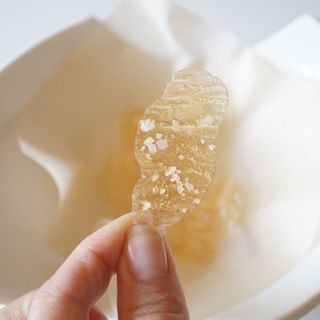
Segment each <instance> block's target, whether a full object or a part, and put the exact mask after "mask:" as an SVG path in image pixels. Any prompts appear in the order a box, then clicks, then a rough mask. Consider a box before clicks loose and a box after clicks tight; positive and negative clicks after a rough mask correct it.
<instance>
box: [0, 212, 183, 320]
mask: <svg viewBox="0 0 320 320" xmlns="http://www.w3.org/2000/svg"><path fill="white" fill-rule="evenodd" d="M114 272H116V273H117V279H118V315H119V319H121V320H129V319H139V320H144V319H148V320H160V319H188V311H187V308H186V304H185V299H184V296H183V292H182V290H181V287H180V284H179V280H178V277H177V274H176V271H175V267H174V263H173V260H172V257H171V254H170V251H169V249H168V247H167V245H166V243H165V241H164V239H163V237H162V236H161V235H160V234H159V233H158V232H157V231H156V230H155V229H154V228H153V227H151V226H148V225H147V224H137V225H132V215H131V214H128V215H124V216H122V217H120V218H119V219H117V220H115V221H113V222H112V223H110V224H108V225H106V226H104V227H102V228H101V229H99V230H98V231H96V232H95V233H93V234H91V235H90V236H89V237H87V238H86V239H85V240H83V241H82V242H81V243H80V244H79V245H78V247H77V248H76V249H75V250H74V251H73V252H72V253H71V255H70V256H69V257H68V258H67V259H66V261H65V262H64V263H63V265H62V266H61V267H60V268H59V269H58V271H57V272H56V273H55V274H54V275H53V276H52V277H51V278H50V279H49V280H48V281H46V282H45V283H44V284H43V285H42V286H41V287H40V288H39V289H37V290H34V291H32V292H29V293H28V294H26V295H24V296H22V297H20V298H19V299H17V300H15V301H14V302H12V303H11V304H9V305H7V306H6V307H5V308H4V309H2V310H1V311H0V319H1V320H60V319H61V320H62V319H63V320H65V319H68V320H82V319H83V320H84V319H86V320H87V319H89V320H102V319H106V318H105V316H103V315H102V314H101V313H100V312H99V311H98V310H97V309H95V308H94V304H95V303H96V301H97V300H98V299H99V298H100V297H101V295H102V294H103V293H104V292H105V291H106V290H107V288H108V285H109V281H110V278H111V276H112V274H113V273H114Z"/></svg>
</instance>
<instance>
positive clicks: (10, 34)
mask: <svg viewBox="0 0 320 320" xmlns="http://www.w3.org/2000/svg"><path fill="white" fill-rule="evenodd" d="M174 1H176V2H178V3H180V4H181V5H182V6H184V7H187V8H189V9H191V10H192V11H194V12H195V13H197V14H198V15H201V16H203V17H204V18H205V19H210V20H212V21H215V23H216V25H217V26H221V27H223V28H225V29H229V30H230V31H232V32H234V33H235V34H237V35H238V36H239V37H240V38H241V39H242V40H243V41H244V42H245V43H247V44H249V45H250V44H253V43H255V42H257V41H259V40H262V39H263V38H265V37H266V36H268V35H270V34H271V33H273V32H275V31H276V30H278V29H279V28H281V27H282V26H284V25H285V24H286V23H288V22H290V21H291V20H293V19H294V18H296V17H297V16H299V15H300V14H303V13H308V14H311V15H313V16H314V17H316V18H320V1H319V0H303V1H302V0H281V1H279V0H273V1H271V0H269V1H254V0H241V1H236V0H223V1H221V0H174ZM118 3H119V0H55V1H52V0H28V1H25V0H0V70H1V69H3V68H4V67H5V66H6V65H7V64H8V63H10V62H11V61H13V60H14V59H15V58H16V57H18V56H19V55H21V54H23V53H24V52H25V51H26V50H28V49H29V48H30V47H32V46H33V45H35V44H36V43H38V42H40V41H42V40H43V39H45V38H46V37H47V36H49V35H51V34H53V33H56V32H57V31H59V30H61V29H63V28H65V27H67V26H69V25H72V24H73V23H75V22H77V21H80V20H83V19H85V18H87V17H90V16H94V17H97V18H99V19H105V18H106V17H107V16H108V14H110V13H111V12H112V10H113V8H115V6H116V5H117V4H118ZM316 319H320V306H318V307H317V308H316V309H315V310H314V311H312V312H311V313H309V314H308V315H306V316H305V317H303V320H316Z"/></svg>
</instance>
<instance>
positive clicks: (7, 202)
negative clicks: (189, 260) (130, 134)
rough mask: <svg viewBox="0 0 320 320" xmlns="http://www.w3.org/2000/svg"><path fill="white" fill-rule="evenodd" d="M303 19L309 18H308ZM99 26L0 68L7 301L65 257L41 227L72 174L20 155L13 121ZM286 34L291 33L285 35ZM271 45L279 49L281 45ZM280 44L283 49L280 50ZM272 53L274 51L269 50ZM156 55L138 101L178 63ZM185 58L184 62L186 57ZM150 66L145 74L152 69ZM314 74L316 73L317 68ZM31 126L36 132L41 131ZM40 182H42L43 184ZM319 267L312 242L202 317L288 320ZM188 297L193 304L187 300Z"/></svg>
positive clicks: (85, 26) (316, 288)
mask: <svg viewBox="0 0 320 320" xmlns="http://www.w3.org/2000/svg"><path fill="white" fill-rule="evenodd" d="M306 19H307V20H308V21H309V22H310V20H309V18H308V17H307V18H306ZM307 24H308V22H307ZM97 25H99V24H98V23H97V22H96V21H93V20H89V21H85V22H83V23H80V24H78V25H75V26H74V27H71V28H69V29H66V30H64V31H62V32H60V33H59V34H57V35H55V36H53V37H50V38H49V39H47V40H46V41H44V42H42V43H41V44H39V45H38V46H36V47H34V48H33V49H32V50H30V51H28V52H27V53H26V54H24V55H23V56H21V57H20V58H19V59H17V60H16V61H14V62H13V63H12V64H11V65H10V66H8V67H7V68H6V69H5V70H3V71H2V72H1V74H0V100H1V107H0V114H1V117H0V150H1V153H0V172H1V175H2V179H1V181H0V185H1V194H0V198H1V202H0V210H1V225H0V228H1V230H0V248H1V251H0V253H1V267H0V288H1V289H0V303H3V304H6V303H8V302H9V301H11V300H12V299H14V298H16V297H17V296H19V295H21V294H22V293H24V292H26V291H28V290H30V289H33V288H34V287H37V286H39V285H40V284H41V283H42V282H43V281H45V280H46V279H47V278H48V277H49V276H50V275H51V274H52V272H53V271H54V270H55V269H56V268H57V267H58V266H59V265H60V264H61V262H62V261H63V257H62V256H60V255H59V254H58V253H56V252H55V251H54V250H53V249H52V248H51V247H50V246H49V245H48V243H47V241H46V230H47V228H48V226H49V224H50V222H51V220H52V218H53V216H54V214H55V210H56V208H57V202H59V200H61V198H63V190H64V189H65V188H67V187H68V186H67V183H68V182H66V180H68V179H64V180H63V181H64V182H63V183H65V185H63V183H62V182H61V181H62V180H61V179H60V178H61V176H63V177H64V178H65V177H66V175H68V174H70V172H69V171H68V170H69V169H68V166H65V163H64V162H62V163H57V162H56V163H55V164H54V167H55V168H56V171H52V170H50V168H51V162H52V161H53V160H54V159H48V158H45V156H46V155H44V156H43V155H40V156H39V159H40V158H41V159H42V160H39V162H38V164H37V163H35V162H33V161H32V160H31V159H30V158H29V157H27V156H26V154H27V155H29V156H30V152H31V153H32V152H33V151H34V150H31V151H30V149H28V145H25V144H23V143H22V144H21V141H18V140H17V134H18V133H19V134H20V131H19V132H18V131H17V130H21V128H18V126H17V124H16V123H17V122H16V119H17V116H18V115H19V114H20V112H21V111H23V108H24V107H25V106H26V105H27V104H28V103H29V102H30V100H31V99H32V97H33V96H34V94H35V93H36V92H37V91H38V90H41V86H42V85H43V83H44V82H45V80H46V79H47V78H48V76H49V75H50V74H51V72H52V71H53V70H55V69H56V68H57V67H59V63H60V62H61V61H62V59H63V58H64V57H65V56H66V55H67V54H68V52H69V51H70V50H71V49H72V48H74V47H77V45H79V41H80V40H81V39H83V38H84V37H85V35H86V34H87V33H88V32H89V31H90V30H91V29H92V28H96V27H97ZM98 29H99V27H98ZM299 30H300V31H301V29H299ZM301 32H302V31H301ZM289 34H290V32H289ZM288 38H290V37H287V38H286V39H288ZM273 39H276V38H273ZM129 40H130V39H129ZM129 40H128V41H129ZM281 43H283V42H281ZM113 44H114V43H112V42H111V43H110V44H109V46H111V47H110V48H112V45H113ZM289 44H290V41H289ZM263 47H265V48H269V50H271V49H270V48H271V47H272V41H271V40H269V42H265V43H263V44H261V45H260V46H257V47H256V51H257V52H259V50H260V54H261V55H264V56H265V58H267V59H269V60H270V61H271V60H272V59H273V58H272V57H271V56H272V55H271V54H268V52H267V50H263ZM277 48H278V49H279V46H278V47H277ZM285 48H288V46H285ZM318 48H319V47H318ZM138 50H139V48H138V49H137V51H138ZM279 50H280V49H279ZM281 50H282V51H281V52H282V53H283V50H284V49H283V48H282V49H281ZM271 51H272V50H271ZM274 52H275V51H274V50H273V51H272V53H273V54H274ZM151 54H154V52H153V53H152V52H151ZM277 57H279V55H277ZM160 58H161V59H163V60H164V64H163V70H157V72H158V74H159V75H161V74H162V78H159V79H158V80H159V81H158V82H157V83H156V84H154V85H153V86H150V88H149V89H150V90H149V94H148V95H147V96H146V97H144V98H141V101H140V103H142V104H143V105H146V104H147V103H148V102H149V101H152V100H153V98H154V97H156V96H157V94H158V92H159V90H160V91H161V88H162V87H163V85H164V83H165V82H166V80H167V77H168V74H170V73H171V72H172V70H173V69H175V68H177V66H176V65H174V66H172V64H170V61H169V62H168V60H167V57H160ZM157 59H158V58H157ZM273 62H274V63H278V65H281V59H278V60H277V59H273ZM141 63H146V64H148V63H150V65H149V69H150V66H151V65H152V59H151V60H150V62H148V61H147V62H141ZM299 63H300V62H299V61H294V59H291V62H290V63H288V64H287V65H286V68H287V70H288V69H290V70H293V71H294V72H295V73H299V72H300V71H301V72H302V73H303V72H307V73H308V70H306V69H304V68H301V66H300V64H299ZM185 64H188V59H186V62H185ZM145 68H146V67H145ZM158 69H159V68H158ZM102 71H103V70H102ZM113 72H115V71H114V70H113ZM130 72H131V71H130V70H128V75H127V76H128V84H127V85H128V86H129V84H130V81H131V78H130V77H132V75H134V73H132V74H130ZM149 72H150V76H151V74H152V70H149ZM312 76H313V77H314V78H317V77H318V76H319V74H315V75H314V74H313V75H312ZM319 78H320V77H319ZM151 79H152V78H151ZM144 84H145V83H143V82H141V83H140V84H136V86H140V87H143V85H144ZM114 90H117V89H116V88H115V89H114ZM128 90H129V89H128ZM130 94H131V93H129V95H130ZM136 101H139V100H136ZM119 108H120V107H119ZM110 112H111V113H113V114H117V112H118V113H119V112H121V108H120V109H119V110H118V111H115V110H111V111H110ZM35 132H37V133H39V131H35ZM21 150H22V151H23V152H22V151H21ZM28 152H29V154H28ZM35 154H36V152H35ZM35 157H37V155H36V156H35ZM31 158H32V157H31ZM55 160H56V159H55ZM41 161H43V162H41ZM50 161H51V162H50ZM70 161H71V160H70ZM39 164H40V165H42V166H39ZM43 186H46V187H45V189H44V188H43ZM240 258H241V257H240ZM318 270H320V248H319V247H315V248H314V249H313V251H312V252H310V253H309V254H307V255H304V257H303V258H302V259H301V261H299V262H296V263H295V265H294V266H293V268H292V270H290V271H288V272H287V273H286V274H285V275H284V276H283V277H281V279H279V280H277V281H275V282H274V283H272V284H271V285H270V286H269V287H268V288H265V290H260V292H258V293H256V294H255V295H254V296H252V297H251V298H249V299H244V300H243V301H240V303H239V304H237V305H236V306H232V307H230V308H228V309H227V310H224V311H221V312H220V313H219V314H215V315H212V316H209V315H206V319H257V318H259V319H276V318H277V319H278V318H279V319H280V318H281V319H282V318H283V319H285V318H288V319H289V318H292V317H297V316H298V315H302V314H304V313H305V312H307V311H308V310H310V309H311V308H312V307H313V306H314V305H315V304H316V303H318V302H319V299H318V298H319V295H320V276H319V272H318ZM211 285H212V286H213V285H214V284H211ZM209 292H210V290H209ZM190 303H191V304H192V301H190ZM198 307H199V305H198ZM195 314H196V312H195ZM194 318H197V319H200V316H197V315H195V317H194Z"/></svg>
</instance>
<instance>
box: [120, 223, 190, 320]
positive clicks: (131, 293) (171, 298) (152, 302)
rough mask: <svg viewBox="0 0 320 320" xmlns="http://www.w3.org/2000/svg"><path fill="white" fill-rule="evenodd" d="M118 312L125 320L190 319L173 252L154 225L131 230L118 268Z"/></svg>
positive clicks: (143, 225) (140, 225) (133, 227)
mask: <svg viewBox="0 0 320 320" xmlns="http://www.w3.org/2000/svg"><path fill="white" fill-rule="evenodd" d="M118 313H119V319H121V320H131V319H139V320H144V319H148V320H158V319H159V320H160V319H168V320H169V319H170V320H171V319H172V320H173V319H188V318H189V317H188V311H187V307H186V302H185V298H184V295H183V292H182V289H181V286H180V283H179V279H178V276H177V273H176V270H175V266H174V263H173V259H172V256H171V253H170V251H169V249H168V247H167V245H166V243H165V240H164V238H163V237H162V236H161V235H160V234H159V233H158V232H157V231H156V229H154V228H153V227H151V226H148V225H145V224H138V225H134V226H132V227H131V228H130V229H129V230H128V234H127V238H126V241H125V245H124V248H123V251H122V255H121V258H120V261H119V266H118Z"/></svg>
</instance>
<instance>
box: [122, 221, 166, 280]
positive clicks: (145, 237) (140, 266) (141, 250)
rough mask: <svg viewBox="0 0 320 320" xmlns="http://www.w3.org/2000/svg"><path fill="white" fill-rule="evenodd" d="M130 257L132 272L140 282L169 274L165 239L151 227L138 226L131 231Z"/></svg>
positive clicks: (129, 238)
mask: <svg viewBox="0 0 320 320" xmlns="http://www.w3.org/2000/svg"><path fill="white" fill-rule="evenodd" d="M128 257H129V261H130V265H131V269H132V272H133V273H134V275H135V276H136V277H137V278H138V279H140V280H143V281H150V280H155V279H158V278H161V277H163V276H164V275H165V274H166V273H167V270H168V264H167V254H166V249H165V246H164V242H163V238H162V237H161V235H160V234H159V233H158V232H157V230H156V229H154V228H152V227H151V226H148V225H144V224H138V225H133V226H132V227H131V228H130V229H129V232H128Z"/></svg>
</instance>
